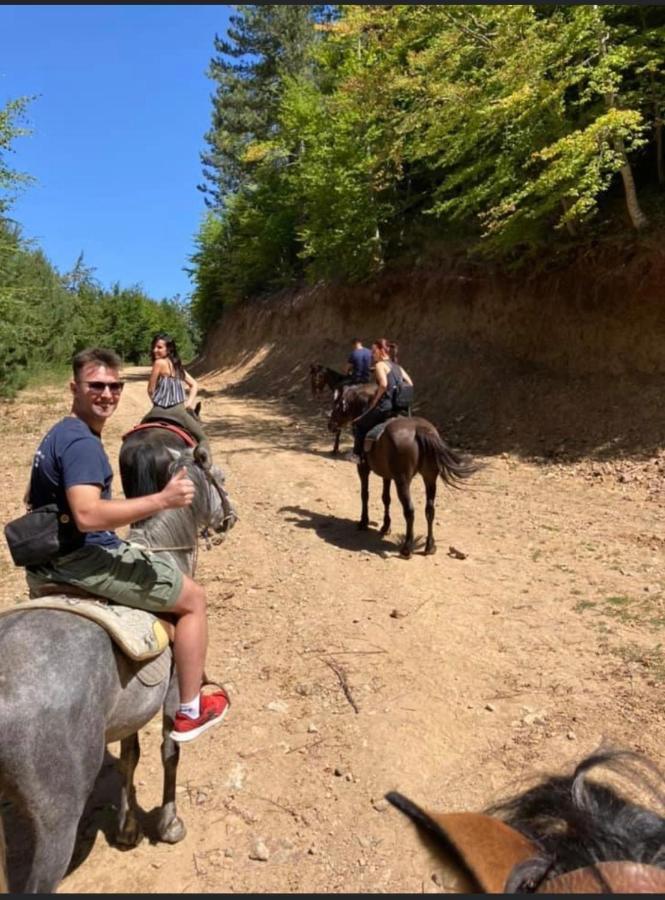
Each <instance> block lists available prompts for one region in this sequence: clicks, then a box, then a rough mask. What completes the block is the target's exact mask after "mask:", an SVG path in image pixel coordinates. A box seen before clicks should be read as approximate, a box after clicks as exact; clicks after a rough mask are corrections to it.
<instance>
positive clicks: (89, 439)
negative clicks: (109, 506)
mask: <svg viewBox="0 0 665 900" xmlns="http://www.w3.org/2000/svg"><path fill="white" fill-rule="evenodd" d="M112 479H113V470H112V469H111V464H110V462H109V459H108V456H107V455H106V451H105V450H104V448H103V446H102V442H101V440H100V439H99V437H98V436H97V435H96V434H95V433H94V431H92V430H91V429H90V428H89V427H88V426H87V425H86V424H85V422H83V421H82V420H81V419H77V418H75V417H74V416H70V417H67V418H65V419H62V420H61V421H60V422H58V423H57V424H55V425H54V426H53V428H51V430H50V431H49V432H48V433H47V435H46V436H45V438H44V439H43V441H42V442H41V444H40V445H39V447H38V449H37V452H36V453H35V458H34V460H33V464H32V476H31V478H30V505H31V506H32V508H33V509H36V508H37V507H38V506H45V505H46V504H47V503H57V504H58V508H59V509H61V510H62V511H63V512H66V513H68V515H69V517H70V519H71V522H72V526H71V527H72V541H71V549H75V548H76V547H82V546H83V545H85V544H96V545H101V546H102V547H119V546H120V544H121V541H120V538H119V537H118V536H117V534H116V533H115V532H114V531H92V532H89V533H87V534H83V533H82V532H80V531H78V529H77V528H76V526H75V525H74V524H73V522H74V519H73V517H72V515H71V510H70V508H69V504H68V503H67V495H66V493H65V490H66V488H69V487H73V486H74V485H76V484H97V485H99V486H100V487H101V489H102V497H103V498H104V500H110V499H111V481H112ZM68 544H69V542H68ZM68 549H69V547H68Z"/></svg>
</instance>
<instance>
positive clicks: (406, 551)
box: [399, 547, 411, 559]
mask: <svg viewBox="0 0 665 900" xmlns="http://www.w3.org/2000/svg"><path fill="white" fill-rule="evenodd" d="M399 555H400V556H401V557H402V559H411V548H410V547H402V549H401V550H400V551H399Z"/></svg>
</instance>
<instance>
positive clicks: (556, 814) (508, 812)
mask: <svg viewBox="0 0 665 900" xmlns="http://www.w3.org/2000/svg"><path fill="white" fill-rule="evenodd" d="M601 766H603V767H606V768H608V769H611V770H613V771H614V772H615V773H616V774H618V775H620V776H622V777H623V778H625V779H626V780H627V782H628V784H629V785H630V786H632V787H634V788H637V789H639V790H640V791H641V792H642V793H644V792H648V793H649V794H650V795H651V796H652V797H653V798H654V799H655V800H656V803H657V805H659V806H660V807H661V808H662V809H663V810H665V777H664V776H663V774H662V773H661V772H660V771H659V770H658V769H657V767H656V766H655V764H653V763H652V762H650V761H649V760H646V759H645V758H644V757H642V756H639V755H638V754H636V753H632V752H630V751H627V750H624V751H619V750H598V751H596V752H595V753H593V754H591V755H590V756H588V757H586V758H585V759H583V760H582V761H581V762H580V763H579V764H578V766H577V767H576V768H575V771H574V772H573V774H572V775H565V776H562V775H553V776H550V777H548V778H546V779H545V780H544V781H542V782H541V783H540V784H537V785H535V786H534V787H532V788H531V789H529V790H527V791H526V792H525V793H523V794H520V795H518V796H515V797H512V798H509V799H507V800H503V801H500V802H498V803H496V804H494V805H493V806H491V807H490V808H489V809H488V810H486V813H487V814H488V815H496V816H498V817H500V818H502V819H503V821H504V822H506V823H507V824H508V825H510V826H511V827H513V828H514V829H515V830H517V831H519V832H520V833H521V834H523V835H524V836H525V837H527V838H528V839H529V840H531V841H532V842H533V843H534V844H535V845H536V846H537V847H538V848H539V851H540V853H541V855H542V858H541V859H534V860H527V861H526V862H525V863H522V864H521V865H519V866H517V867H516V869H515V871H514V872H513V874H512V875H511V878H510V880H509V883H508V884H507V885H506V890H507V892H510V891H520V890H524V888H525V885H527V884H530V885H532V886H533V885H534V884H535V885H538V884H539V883H540V882H541V881H542V880H543V879H545V878H547V879H549V878H553V877H555V876H556V875H560V874H563V873H564V872H570V871H573V870H575V869H580V868H584V867H586V866H594V865H596V864H597V863H599V862H604V861H608V862H610V861H615V860H628V861H632V862H637V863H643V864H646V865H652V866H657V867H659V868H662V869H665V818H664V817H663V815H660V814H659V813H657V812H655V811H653V810H651V809H648V808H647V807H645V806H642V805H639V804H638V803H634V802H632V801H630V800H628V799H626V798H625V797H623V796H622V795H621V794H619V793H618V791H617V790H615V788H613V787H611V786H610V785H608V784H600V783H598V782H594V781H590V780H589V779H588V778H587V776H588V774H589V772H590V771H591V770H592V769H597V768H599V767H601ZM601 880H602V878H601ZM531 889H533V888H531Z"/></svg>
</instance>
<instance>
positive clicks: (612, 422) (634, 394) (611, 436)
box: [198, 237, 665, 459]
mask: <svg viewBox="0 0 665 900" xmlns="http://www.w3.org/2000/svg"><path fill="white" fill-rule="evenodd" d="M660 243H661V242H660V241H658V240H657V238H655V237H654V238H653V240H652V242H651V244H650V246H642V247H641V248H640V249H639V250H636V251H633V250H627V249H625V248H624V249H623V250H622V251H621V254H620V255H619V254H617V252H615V251H614V250H612V249H606V250H605V251H604V252H603V253H597V254H596V255H595V256H594V257H593V258H588V259H580V260H578V261H577V262H576V264H575V265H574V266H570V267H568V268H566V269H559V270H558V271H553V272H549V273H547V272H540V273H539V274H535V273H534V274H533V275H530V276H529V275H528V274H527V275H526V276H525V275H524V274H522V275H521V276H519V277H518V276H514V277H511V276H508V275H506V274H505V273H503V274H501V273H499V274H494V275H491V276H490V275H488V274H487V272H484V273H482V274H481V273H479V272H474V271H472V270H469V269H466V270H464V271H462V270H461V269H460V268H459V267H457V268H455V267H451V266H450V264H445V263H442V264H441V266H440V267H439V268H429V269H426V268H422V267H420V268H416V269H413V270H410V271H407V270H402V271H399V272H393V273H390V274H386V275H385V276H384V277H383V278H381V279H379V280H377V281H375V282H372V283H371V284H367V285H360V286H354V287H349V286H323V285H317V286H314V287H309V288H302V289H298V290H295V289H294V290H290V291H284V292H281V293H279V294H276V295H273V296H272V297H269V298H264V299H260V300H254V301H252V302H246V303H242V304H239V305H238V306H237V307H235V308H233V309H231V310H230V311H228V312H227V313H226V314H225V315H224V317H223V318H222V320H221V321H220V322H219V324H218V325H217V327H216V328H214V329H213V331H212V332H211V334H210V335H209V339H208V341H207V344H206V348H205V350H204V353H203V355H202V358H201V360H200V361H199V363H198V371H199V372H204V371H206V372H209V371H211V370H218V369H222V368H224V369H226V368H227V367H229V366H240V367H241V369H242V371H243V372H245V373H246V369H245V364H246V363H248V362H249V361H250V360H251V361H252V362H253V363H257V364H255V365H253V366H252V371H251V374H247V373H246V374H247V377H243V380H242V387H241V388H240V386H239V387H238V390H241V391H242V393H243V394H246V395H254V396H266V395H267V394H271V393H275V394H283V393H285V392H286V393H289V392H294V391H298V388H299V386H300V385H306V382H307V373H308V369H309V364H310V362H314V361H316V362H322V363H324V364H325V365H329V366H331V367H333V368H337V369H339V368H341V367H342V365H343V363H344V360H345V358H346V356H347V354H348V350H349V341H350V339H351V338H352V337H353V336H355V335H359V336H360V337H362V338H363V339H364V340H365V341H371V340H372V339H373V338H376V337H380V336H383V335H387V336H389V337H391V338H393V339H395V340H397V341H399V344H400V360H401V362H402V363H403V364H404V365H405V367H406V368H407V369H408V370H409V372H410V373H411V374H412V376H413V378H414V380H415V382H416V385H417V392H418V400H419V404H420V413H421V414H422V415H425V416H427V417H429V418H431V419H432V420H433V421H435V422H436V423H437V424H438V425H439V426H440V427H442V428H443V430H444V432H445V433H446V434H447V436H448V437H450V438H451V439H452V440H453V441H456V442H457V443H461V444H463V445H465V446H468V447H469V448H472V449H476V450H478V449H482V450H483V452H487V453H490V454H494V453H499V452H502V451H509V452H515V453H518V454H519V455H522V456H526V457H532V458H539V457H552V456H557V457H560V458H562V459H564V458H567V459H579V458H581V457H583V456H589V455H590V456H593V457H595V458H599V459H615V458H617V457H621V456H622V455H623V454H625V453H628V454H636V455H638V456H640V457H647V456H650V455H652V454H653V452H654V451H655V450H656V449H657V448H658V447H660V445H661V435H662V434H663V433H664V432H665V417H664V414H663V410H662V404H661V402H660V400H661V393H662V388H663V385H664V378H665V303H663V284H664V283H665V250H664V249H663V248H662V247H661V246H660ZM257 354H259V355H258V356H257ZM298 393H300V391H298Z"/></svg>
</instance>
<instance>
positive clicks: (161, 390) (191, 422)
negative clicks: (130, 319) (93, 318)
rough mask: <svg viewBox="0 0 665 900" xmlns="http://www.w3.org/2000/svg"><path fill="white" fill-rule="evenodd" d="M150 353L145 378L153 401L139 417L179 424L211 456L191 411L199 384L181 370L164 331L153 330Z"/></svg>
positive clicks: (178, 360) (174, 345)
mask: <svg viewBox="0 0 665 900" xmlns="http://www.w3.org/2000/svg"><path fill="white" fill-rule="evenodd" d="M150 354H151V356H152V371H151V372H150V378H149V380H148V396H149V397H150V399H151V400H152V404H153V405H152V409H151V410H150V412H149V413H148V414H147V415H146V416H144V417H143V419H142V421H143V422H149V421H151V420H159V421H160V422H173V423H174V424H176V425H180V426H181V427H182V428H184V429H185V431H188V432H189V433H190V434H191V435H192V436H193V437H194V438H195V439H196V440H197V441H198V443H199V444H200V445H201V446H202V447H204V448H205V449H206V450H207V451H208V457H209V458H210V460H212V454H211V452H210V444H209V443H208V438H207V437H206V434H205V432H204V430H203V428H202V426H201V422H200V420H199V418H198V416H197V414H196V413H195V412H194V401H195V400H196V395H197V393H198V389H199V386H198V384H197V382H196V380H195V379H194V378H192V376H191V375H190V374H189V372H186V371H185V369H184V367H183V365H182V362H181V361H180V356H179V355H178V350H177V348H176V344H175V341H174V340H173V338H172V337H171V335H170V334H166V332H164V331H160V332H159V333H158V334H156V335H155V336H154V338H153V339H152V343H151V344H150Z"/></svg>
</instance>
